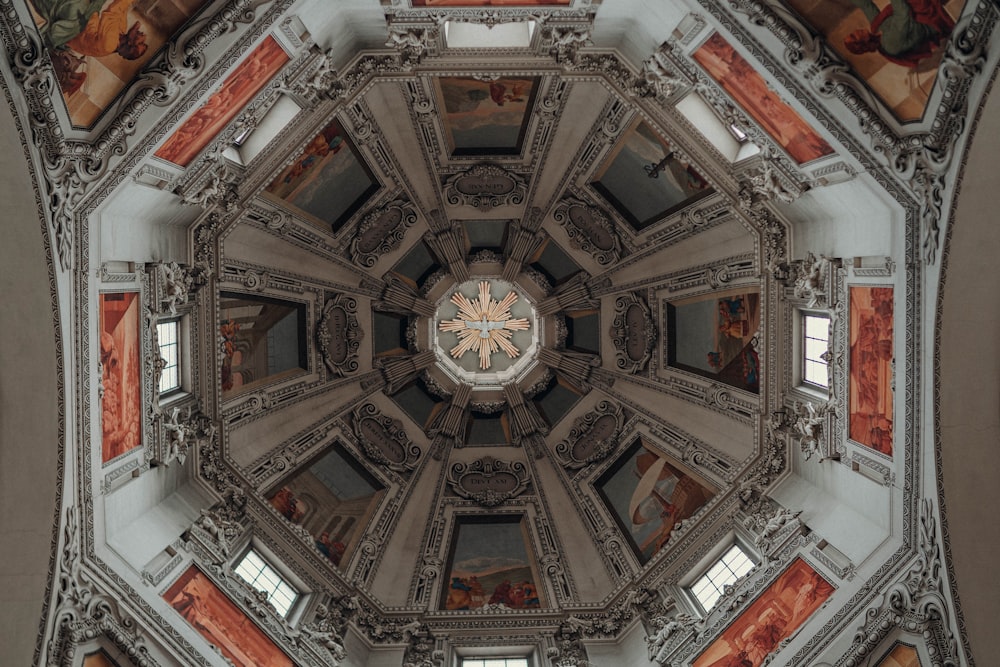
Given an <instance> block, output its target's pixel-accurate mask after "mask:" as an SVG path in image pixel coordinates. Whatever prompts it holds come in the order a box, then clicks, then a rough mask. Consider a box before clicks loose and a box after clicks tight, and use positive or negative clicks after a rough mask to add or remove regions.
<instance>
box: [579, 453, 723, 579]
mask: <svg viewBox="0 0 1000 667" xmlns="http://www.w3.org/2000/svg"><path fill="white" fill-rule="evenodd" d="M596 488H597V491H598V492H599V493H600V495H601V498H602V499H603V500H604V503H605V505H606V506H607V507H608V510H609V511H610V512H611V514H612V515H613V516H614V517H615V520H616V521H617V522H618V524H619V526H620V527H621V528H622V531H623V532H624V533H625V535H626V536H627V537H628V540H629V542H630V543H631V545H632V548H633V549H634V550H635V552H636V555H637V556H639V559H640V560H641V561H642V563H643V564H645V563H647V562H649V559H650V558H652V557H653V556H655V555H656V553H657V552H658V551H659V550H660V548H661V547H663V545H664V544H666V543H667V542H668V541H669V540H670V534H671V533H672V532H673V530H674V526H675V525H676V524H677V523H678V522H679V521H683V520H684V519H687V518H690V517H691V516H694V514H695V513H696V512H697V511H698V510H699V509H700V508H701V507H702V506H703V505H704V504H705V503H707V502H708V501H709V500H711V499H712V498H713V497H714V496H715V492H714V491H712V490H711V489H710V488H709V487H707V486H705V485H704V484H702V483H701V482H699V481H698V480H696V479H695V478H694V477H692V476H691V475H689V474H688V473H686V472H685V471H684V470H682V469H681V468H680V466H679V465H678V464H677V463H675V462H672V461H671V460H670V459H669V458H668V457H667V456H666V455H664V454H663V453H662V452H660V451H659V450H658V449H657V448H656V447H654V446H653V445H651V444H649V443H646V442H644V441H642V440H641V439H640V440H639V441H637V442H636V443H635V445H634V446H632V447H631V448H630V449H629V451H628V453H626V454H625V455H624V456H622V457H621V458H620V459H618V461H616V462H615V464H614V465H613V466H612V467H611V468H610V469H608V471H607V472H605V473H604V474H603V475H601V478H600V479H599V480H598V481H597V484H596Z"/></svg>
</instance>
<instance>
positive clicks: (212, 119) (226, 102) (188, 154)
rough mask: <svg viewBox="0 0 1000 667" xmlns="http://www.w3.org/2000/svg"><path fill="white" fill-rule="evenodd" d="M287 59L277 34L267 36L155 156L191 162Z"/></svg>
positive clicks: (179, 164) (181, 165)
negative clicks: (276, 39)
mask: <svg viewBox="0 0 1000 667" xmlns="http://www.w3.org/2000/svg"><path fill="white" fill-rule="evenodd" d="M286 62H288V54H287V53H285V50H284V49H282V48H281V45H280V44H278V42H276V41H275V39H274V38H273V37H267V38H265V39H264V41H263V42H261V44H260V45H259V46H258V47H257V48H255V49H254V50H253V51H251V52H250V55H248V56H247V57H246V59H244V60H243V62H241V63H240V64H239V65H237V66H236V69H234V70H233V71H232V73H230V74H229V76H227V77H226V80H225V81H223V82H222V85H221V86H220V87H219V89H218V90H216V91H215V92H214V93H212V94H211V96H209V98H208V99H207V100H205V103H204V104H202V105H201V106H200V107H199V108H198V110H197V111H195V112H194V113H193V114H191V116H189V117H188V119H187V120H186V121H184V123H182V124H181V126H180V127H178V128H177V129H176V130H174V133H173V134H171V135H170V137H169V138H168V139H167V140H166V142H164V144H163V145H162V146H160V148H159V149H157V151H156V153H154V155H156V157H158V158H161V159H163V160H166V161H167V162H172V163H174V164H176V165H178V166H180V167H186V166H188V165H189V164H191V161H192V160H194V158H195V157H196V156H197V155H198V153H200V152H201V151H202V149H203V148H205V146H207V145H208V144H209V142H211V141H212V139H214V138H215V136H216V135H217V134H218V133H219V132H220V131H221V130H222V128H224V127H225V126H226V125H227V124H228V123H229V121H231V120H232V119H233V118H235V117H236V115H237V114H238V113H239V112H240V111H241V110H242V109H243V107H244V106H246V104H247V103H248V102H249V101H250V100H251V99H252V98H253V96H254V95H256V94H257V93H258V92H260V90H261V89H262V88H263V87H264V86H265V85H267V82H268V81H270V80H271V78H272V77H274V75H275V74H277V73H278V70H280V69H281V68H282V66H283V65H284V64H285V63H286Z"/></svg>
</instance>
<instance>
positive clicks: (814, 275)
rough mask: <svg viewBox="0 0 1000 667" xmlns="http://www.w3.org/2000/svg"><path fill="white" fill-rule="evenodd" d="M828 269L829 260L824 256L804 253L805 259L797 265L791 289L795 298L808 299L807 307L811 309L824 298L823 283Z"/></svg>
mask: <svg viewBox="0 0 1000 667" xmlns="http://www.w3.org/2000/svg"><path fill="white" fill-rule="evenodd" d="M829 269H830V258H829V257H826V256H825V255H820V256H819V257H816V255H814V254H813V253H811V252H809V253H806V258H805V259H804V260H803V261H802V263H801V264H800V265H799V270H798V275H797V276H796V278H795V285H794V287H793V288H792V291H793V293H794V294H795V296H796V298H799V299H808V302H807V304H806V305H807V306H808V307H809V308H812V307H813V306H815V305H817V304H818V303H819V302H820V300H821V299H823V298H824V297H826V290H825V289H824V287H823V281H824V279H825V277H826V275H827V272H828V271H829Z"/></svg>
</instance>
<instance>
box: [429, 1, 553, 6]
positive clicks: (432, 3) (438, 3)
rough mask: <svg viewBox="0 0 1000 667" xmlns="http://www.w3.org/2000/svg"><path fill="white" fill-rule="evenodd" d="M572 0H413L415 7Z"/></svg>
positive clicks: (523, 3) (518, 4)
mask: <svg viewBox="0 0 1000 667" xmlns="http://www.w3.org/2000/svg"><path fill="white" fill-rule="evenodd" d="M569 3H570V0H413V6H414V7H544V6H546V5H568V4H569Z"/></svg>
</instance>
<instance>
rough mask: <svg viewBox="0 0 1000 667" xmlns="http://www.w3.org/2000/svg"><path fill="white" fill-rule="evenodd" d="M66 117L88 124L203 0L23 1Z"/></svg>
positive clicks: (75, 123) (176, 31)
mask: <svg viewBox="0 0 1000 667" xmlns="http://www.w3.org/2000/svg"><path fill="white" fill-rule="evenodd" d="M26 4H27V6H28V9H29V11H30V12H31V17H32V19H33V20H34V22H35V26H36V27H37V28H38V32H39V34H40V35H41V37H42V43H43V44H44V45H45V48H46V50H47V51H48V53H49V57H50V58H51V59H52V67H53V69H54V70H55V74H56V81H57V82H58V84H59V89H60V93H61V96H62V99H63V102H64V103H65V104H66V109H67V111H68V112H69V118H70V121H71V122H72V123H73V125H74V126H75V127H90V126H92V125H93V124H94V122H96V121H97V119H98V118H100V117H101V114H103V113H104V111H105V110H106V109H107V108H108V107H109V106H111V104H112V103H113V102H114V101H115V99H116V98H117V97H118V96H119V95H120V94H121V92H122V91H123V90H125V88H126V87H127V86H128V85H129V84H130V83H131V82H132V80H133V79H134V78H135V77H136V75H137V74H138V73H139V70H141V69H142V68H143V66H144V65H145V64H146V63H147V62H149V61H150V60H151V59H152V58H153V57H154V56H155V55H156V54H157V52H159V50H160V49H161V48H162V47H163V45H164V44H166V43H167V42H168V41H170V39H171V38H172V37H174V36H175V35H176V34H177V33H178V32H179V31H180V28H181V27H182V26H183V25H184V24H185V23H187V21H188V20H189V19H190V18H191V17H192V16H194V15H195V14H196V13H198V12H199V11H200V10H201V9H202V7H204V6H205V5H207V4H209V3H208V0H165V1H162V0H161V1H156V0H112V1H111V2H110V3H107V2H105V3H101V2H65V1H60V0H26Z"/></svg>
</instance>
